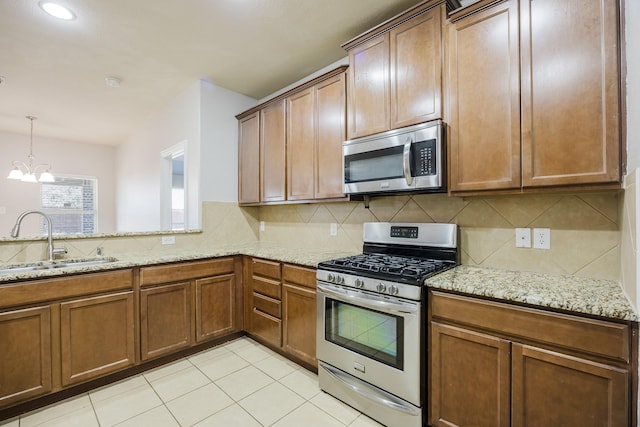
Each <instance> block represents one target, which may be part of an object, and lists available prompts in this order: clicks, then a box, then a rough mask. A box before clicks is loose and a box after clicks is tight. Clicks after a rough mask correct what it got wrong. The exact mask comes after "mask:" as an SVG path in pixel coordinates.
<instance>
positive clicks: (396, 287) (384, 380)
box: [316, 223, 459, 427]
mask: <svg viewBox="0 0 640 427" xmlns="http://www.w3.org/2000/svg"><path fill="white" fill-rule="evenodd" d="M457 236H458V231H457V226H456V225H455V224H433V223H415V224H409V223H365V224H364V247H363V253H362V254H360V255H355V256H351V257H346V258H339V259H334V260H331V261H326V262H322V263H320V264H319V265H318V270H317V295H318V298H317V304H318V310H317V315H318V322H317V349H316V351H317V358H318V378H319V382H320V388H321V389H322V390H324V391H325V392H327V393H329V394H331V395H333V396H335V397H337V398H338V399H340V400H342V401H344V402H345V403H347V404H349V405H351V406H353V407H354V408H356V409H358V410H360V411H361V412H363V413H365V414H367V415H368V416H370V417H371V418H373V419H375V420H377V421H379V422H381V423H383V424H385V425H387V426H390V427H395V426H402V427H412V426H416V427H419V426H422V425H423V415H426V408H425V406H426V396H425V394H426V392H425V390H426V384H425V383H426V330H427V329H426V319H425V307H426V305H425V304H424V302H425V298H426V290H425V289H424V286H423V283H424V279H426V278H427V277H429V276H431V275H433V274H437V273H438V272H441V271H444V270H446V269H449V268H452V267H454V266H456V265H457V264H458V259H459V253H458V239H457ZM423 412H424V413H425V414H423Z"/></svg>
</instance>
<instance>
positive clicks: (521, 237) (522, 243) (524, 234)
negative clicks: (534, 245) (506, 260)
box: [516, 228, 531, 248]
mask: <svg viewBox="0 0 640 427" xmlns="http://www.w3.org/2000/svg"><path fill="white" fill-rule="evenodd" d="M530 247H531V229H530V228H516V248H530Z"/></svg>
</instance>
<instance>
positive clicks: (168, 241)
mask: <svg viewBox="0 0 640 427" xmlns="http://www.w3.org/2000/svg"><path fill="white" fill-rule="evenodd" d="M175 243H176V236H162V244H163V245H175Z"/></svg>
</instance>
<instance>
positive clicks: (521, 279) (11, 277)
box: [0, 243, 640, 321]
mask: <svg viewBox="0 0 640 427" xmlns="http://www.w3.org/2000/svg"><path fill="white" fill-rule="evenodd" d="M231 255H248V256H254V257H259V258H266V259H270V260H274V261H281V262H287V263H292V264H298V265H303V266H307V267H316V266H317V265H318V263H320V262H322V261H326V260H329V259H334V258H340V257H344V256H348V255H354V253H353V252H332V251H318V250H313V249H308V248H283V247H278V246H272V245H264V244H260V243H255V244H244V245H234V246H220V247H213V248H208V249H207V250H205V251H202V250H197V251H194V250H185V251H175V250H174V251H167V252H160V253H121V254H117V256H116V257H115V261H113V262H108V263H105V264H95V265H82V266H68V267H63V268H46V266H48V265H49V263H46V262H44V263H43V262H40V263H31V264H21V265H35V264H39V265H41V266H43V267H44V268H43V269H38V270H33V271H19V272H8V273H0V284H2V283H12V282H17V281H21V280H31V279H38V278H47V277H58V276H64V275H68V274H79V273H92V272H99V271H108V270H116V269H121V268H131V267H141V266H145V265H154V264H163V263H172V262H180V261H195V260H199V259H206V258H216V257H221V256H231ZM105 258H108V257H105ZM91 259H96V258H91ZM75 260H76V261H79V260H81V259H75ZM68 261H70V260H65V259H60V260H57V261H55V263H58V264H59V263H64V262H68ZM10 266H11V265H10V264H0V269H3V268H7V267H10ZM425 284H426V285H427V286H428V287H430V288H432V289H442V290H449V291H455V292H460V293H464V294H469V295H476V296H484V297H490V298H494V299H498V300H503V301H506V302H509V301H512V302H518V303H524V304H528V305H531V306H539V307H547V308H554V309H560V310H566V311H570V312H575V313H585V314H590V315H595V316H601V317H606V318H610V319H619V320H630V321H638V320H640V317H639V316H638V314H637V313H636V312H635V310H634V309H633V307H632V305H631V303H630V301H629V300H628V299H627V297H626V296H625V294H624V292H623V290H622V287H621V286H620V284H619V283H618V282H616V281H612V280H600V279H589V278H583V277H577V276H559V275H552V274H545V273H535V272H522V271H509V270H500V269H493V268H484V267H473V266H467V265H460V266H458V267H456V268H453V269H451V270H448V271H445V272H443V273H440V274H437V275H435V276H433V277H430V278H428V279H426V280H425Z"/></svg>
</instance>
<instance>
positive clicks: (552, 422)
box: [512, 344, 629, 427]
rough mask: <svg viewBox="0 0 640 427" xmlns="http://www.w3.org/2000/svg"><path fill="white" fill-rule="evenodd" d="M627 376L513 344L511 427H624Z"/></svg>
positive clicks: (573, 359) (585, 362)
mask: <svg viewBox="0 0 640 427" xmlns="http://www.w3.org/2000/svg"><path fill="white" fill-rule="evenodd" d="M628 381H629V378H628V373H627V371H625V370H621V369H619V368H616V367H613V366H608V365H604V364H600V363H596V362H591V361H589V360H585V359H581V358H578V357H572V356H568V355H564V354H560V353H556V352H553V351H548V350H543V349H539V348H535V347H530V346H526V345H519V344H513V386H512V387H513V426H514V427H520V426H580V427H589V426H609V427H613V426H626V425H629V424H628V420H629V408H628V401H629V386H628Z"/></svg>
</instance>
